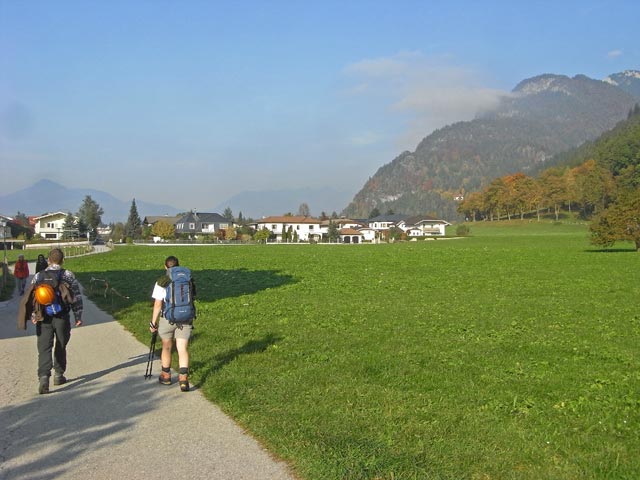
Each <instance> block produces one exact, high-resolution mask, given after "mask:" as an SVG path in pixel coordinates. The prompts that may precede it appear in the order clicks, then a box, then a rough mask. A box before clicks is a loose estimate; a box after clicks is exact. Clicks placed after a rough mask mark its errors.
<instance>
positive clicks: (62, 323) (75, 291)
mask: <svg viewBox="0 0 640 480" xmlns="http://www.w3.org/2000/svg"><path fill="white" fill-rule="evenodd" d="M63 261H64V253H63V252H62V250H60V249H59V248H54V249H53V250H51V251H50V252H49V260H48V263H49V266H48V267H47V268H46V270H44V271H42V272H38V273H36V274H35V275H34V277H33V280H32V287H34V286H36V285H37V284H38V282H39V281H40V280H41V277H42V275H43V274H44V272H47V271H54V272H61V274H60V287H59V289H60V293H61V295H63V303H65V302H64V295H65V294H64V292H63V290H64V289H65V287H64V284H67V285H68V290H67V292H68V291H69V290H70V295H68V293H67V295H68V296H67V305H66V307H65V308H63V310H62V311H61V312H60V313H59V314H55V315H48V314H47V313H46V312H44V311H42V310H41V313H42V315H38V314H37V312H36V311H35V309H34V311H33V312H32V315H31V321H32V322H33V323H34V324H35V326H36V335H37V337H38V342H37V344H38V381H39V383H38V393H41V394H42V393H49V377H50V376H51V368H53V369H54V372H55V374H54V377H53V384H54V385H62V384H64V383H66V381H67V379H66V378H65V376H64V372H65V371H66V369H67V344H68V343H69V339H70V338H71V318H70V315H69V311H70V310H72V311H73V316H74V318H75V325H76V327H79V326H81V325H82V309H83V304H82V295H81V293H80V285H79V284H78V281H77V280H76V277H75V275H74V274H73V272H71V271H70V270H66V269H63V268H62V263H63ZM32 290H33V289H32ZM30 296H33V294H32V295H30ZM35 303H37V302H35ZM21 311H22V309H21ZM25 313H26V312H23V315H24V314H25ZM39 316H41V319H39V318H38V317H39ZM18 322H20V318H18ZM54 339H55V348H54ZM52 351H53V361H52V359H51V353H52Z"/></svg>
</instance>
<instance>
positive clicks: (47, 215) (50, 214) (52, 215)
mask: <svg viewBox="0 0 640 480" xmlns="http://www.w3.org/2000/svg"><path fill="white" fill-rule="evenodd" d="M59 215H64V216H65V217H66V216H67V215H69V214H68V213H67V212H50V213H44V214H42V215H40V216H38V217H34V220H36V221H37V220H40V219H41V218H47V217H57V216H59Z"/></svg>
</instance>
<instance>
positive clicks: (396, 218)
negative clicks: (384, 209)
mask: <svg viewBox="0 0 640 480" xmlns="http://www.w3.org/2000/svg"><path fill="white" fill-rule="evenodd" d="M408 217H409V216H408V215H404V214H403V213H394V214H391V215H378V216H377V217H373V218H370V219H369V220H368V223H376V222H378V223H379V222H387V223H398V222H401V221H403V220H405V219H406V218H408Z"/></svg>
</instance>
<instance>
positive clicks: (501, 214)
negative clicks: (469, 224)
mask: <svg viewBox="0 0 640 480" xmlns="http://www.w3.org/2000/svg"><path fill="white" fill-rule="evenodd" d="M615 192H616V182H615V180H614V177H613V175H612V174H611V172H609V171H608V170H607V169H605V168H602V167H600V166H599V165H598V164H596V162H595V161H594V160H588V161H586V162H585V163H584V164H582V165H580V166H578V167H574V168H564V169H563V168H550V169H548V170H545V171H544V172H543V173H542V174H541V175H540V176H539V177H537V178H534V177H530V176H528V175H525V174H524V173H515V174H512V175H505V176H503V177H499V178H496V179H495V180H493V181H492V182H491V183H490V184H489V185H487V187H485V188H484V189H483V190H481V191H479V192H474V193H471V194H469V195H467V196H466V197H465V199H464V200H463V201H462V202H460V204H459V206H458V212H459V213H461V214H463V215H464V216H465V218H466V219H467V220H469V221H477V220H501V219H505V218H506V219H509V220H510V219H511V218H512V217H514V216H517V217H520V218H521V219H522V218H524V217H525V215H531V214H533V215H535V216H536V217H537V218H538V220H539V219H540V215H541V213H542V212H544V211H552V212H553V214H554V215H555V218H556V220H558V218H559V215H560V212H561V211H562V210H563V209H566V210H568V211H570V212H571V211H575V212H577V213H578V214H579V215H580V216H582V217H583V218H585V219H586V218H591V217H592V216H593V215H594V214H595V213H597V212H599V211H601V210H604V209H605V208H607V206H608V205H609V203H610V202H611V201H612V199H613V198H615Z"/></svg>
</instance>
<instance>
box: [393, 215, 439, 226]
mask: <svg viewBox="0 0 640 480" xmlns="http://www.w3.org/2000/svg"><path fill="white" fill-rule="evenodd" d="M402 221H404V223H405V225H418V224H420V223H444V224H446V225H449V222H447V221H445V220H442V219H439V218H435V217H432V216H430V215H415V216H413V217H407V218H405V219H404V220H402Z"/></svg>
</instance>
